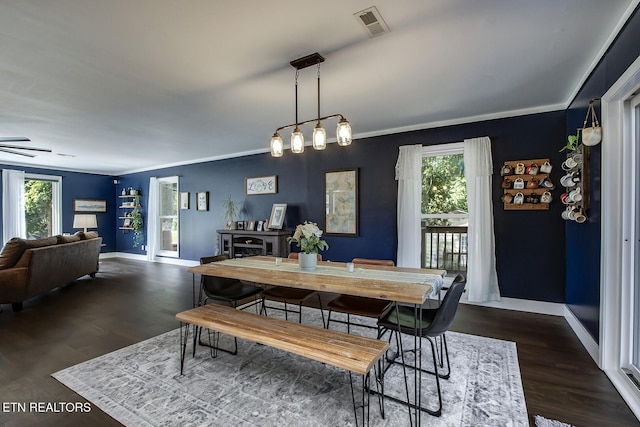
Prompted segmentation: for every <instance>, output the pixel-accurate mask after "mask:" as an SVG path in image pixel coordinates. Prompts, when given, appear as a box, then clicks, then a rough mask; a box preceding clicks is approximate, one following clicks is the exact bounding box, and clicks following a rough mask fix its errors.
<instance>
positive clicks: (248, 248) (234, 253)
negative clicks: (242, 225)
mask: <svg viewBox="0 0 640 427" xmlns="http://www.w3.org/2000/svg"><path fill="white" fill-rule="evenodd" d="M218 234H219V236H220V237H219V243H220V254H227V255H229V257H230V258H237V257H244V256H255V255H268V256H275V257H282V258H286V257H288V256H289V243H288V242H287V237H291V232H290V231H285V230H274V231H248V230H218Z"/></svg>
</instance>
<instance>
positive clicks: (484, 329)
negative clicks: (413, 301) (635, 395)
mask: <svg viewBox="0 0 640 427" xmlns="http://www.w3.org/2000/svg"><path fill="white" fill-rule="evenodd" d="M186 270H187V269H186V267H180V266H174V265H169V264H152V263H147V262H141V261H131V260H125V259H107V260H104V261H102V262H101V263H100V273H98V276H97V278H96V279H94V280H92V279H89V278H86V279H82V280H79V281H77V282H74V283H72V284H69V285H67V286H64V287H62V288H59V289H57V290H54V291H52V292H50V293H48V294H46V295H44V296H41V297H38V298H34V299H32V300H30V301H28V302H26V303H25V305H24V310H23V311H22V312H20V313H17V314H15V313H13V312H12V310H11V306H10V305H7V304H5V305H3V306H2V308H3V312H2V313H0V426H12V427H13V426H16V427H17V426H19V427H24V426H32V425H33V426H117V425H120V424H119V423H118V422H117V421H115V420H113V419H112V418H110V417H109V416H107V415H106V414H104V413H103V412H102V411H101V410H99V409H98V408H97V407H95V406H93V405H91V411H90V412H88V413H29V412H27V413H16V412H6V411H4V410H5V409H7V405H11V402H20V403H24V402H26V403H27V404H29V402H36V403H37V402H43V403H56V402H84V399H83V398H81V397H80V396H79V395H77V394H75V393H74V392H72V391H71V390H69V389H68V388H67V387H65V386H64V385H62V384H60V383H58V382H57V381H56V380H55V379H53V378H52V377H51V376H50V375H51V374H52V373H53V372H56V371H58V370H61V369H64V368H66V367H68V366H71V365H74V364H77V363H80V362H83V361H85V360H89V359H92V358H94V357H96V356H99V355H102V354H105V353H108V352H111V351H114V350H117V349H119V348H122V347H125V346H128V345H130V344H134V343H137V342H139V341H142V340H144V339H147V338H151V337H153V336H156V335H158V334H161V333H163V332H167V331H169V330H172V329H175V328H177V327H178V324H177V322H176V320H175V318H174V316H175V314H176V313H177V312H179V311H182V310H185V309H188V308H191V305H192V302H191V284H192V277H191V274H189V273H187V271H186ZM453 329H454V330H455V331H459V332H465V333H470V334H476V335H482V336H487V337H492V338H499V339H504V340H510V341H515V342H516V343H517V348H518V358H519V362H520V369H521V373H522V382H523V385H524V393H525V398H526V403H527V409H528V412H529V418H530V421H531V425H534V424H533V416H535V415H537V414H539V415H543V416H545V417H547V418H554V419H558V420H560V421H564V422H567V423H571V424H574V425H575V426H580V427H581V426H640V423H639V422H638V420H637V419H636V418H635V417H634V415H633V414H632V412H631V411H630V410H629V408H628V407H627V406H626V404H625V403H624V401H623V400H622V398H621V397H620V396H619V394H618V393H617V391H616V390H615V388H614V387H613V386H612V385H611V383H610V382H609V380H608V379H607V377H606V376H605V375H604V373H603V372H602V371H600V370H599V369H598V368H597V366H596V364H595V363H594V362H593V360H592V359H591V358H590V356H589V355H588V353H587V352H586V350H584V348H583V347H582V345H581V344H580V342H579V341H578V339H577V338H576V337H575V335H574V334H573V332H572V331H571V329H570V328H569V326H568V324H567V322H566V321H565V320H564V319H563V318H561V317H557V316H545V315H537V314H529V313H523V312H516V311H507V310H499V309H491V308H483V307H477V306H472V305H466V304H463V305H461V306H460V308H459V310H458V313H457V316H456V320H455V322H454V326H453Z"/></svg>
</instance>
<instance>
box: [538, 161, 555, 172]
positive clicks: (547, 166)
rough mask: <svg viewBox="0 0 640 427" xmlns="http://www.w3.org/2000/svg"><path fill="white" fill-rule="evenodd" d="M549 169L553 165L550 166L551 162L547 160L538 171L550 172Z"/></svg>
mask: <svg viewBox="0 0 640 427" xmlns="http://www.w3.org/2000/svg"><path fill="white" fill-rule="evenodd" d="M551 169H553V166H551V163H549V162H544V163H543V164H542V165H541V166H540V172H542V173H551Z"/></svg>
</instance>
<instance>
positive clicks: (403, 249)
mask: <svg viewBox="0 0 640 427" xmlns="http://www.w3.org/2000/svg"><path fill="white" fill-rule="evenodd" d="M396 180H397V181H398V255H397V258H398V262H397V264H398V266H400V267H414V268H420V265H421V262H420V252H421V251H420V245H421V240H422V236H421V230H420V221H421V220H422V212H421V210H422V209H421V205H422V145H420V144H418V145H405V146H402V147H400V154H399V155H398V162H397V163H396Z"/></svg>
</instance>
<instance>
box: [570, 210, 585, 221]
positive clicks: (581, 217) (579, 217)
mask: <svg viewBox="0 0 640 427" xmlns="http://www.w3.org/2000/svg"><path fill="white" fill-rule="evenodd" d="M573 220H574V221H575V222H577V223H578V224H582V223H583V222H585V221H586V220H587V216H586V215H585V214H583V213H582V211H578V212H576V213H575V214H574V215H573Z"/></svg>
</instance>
